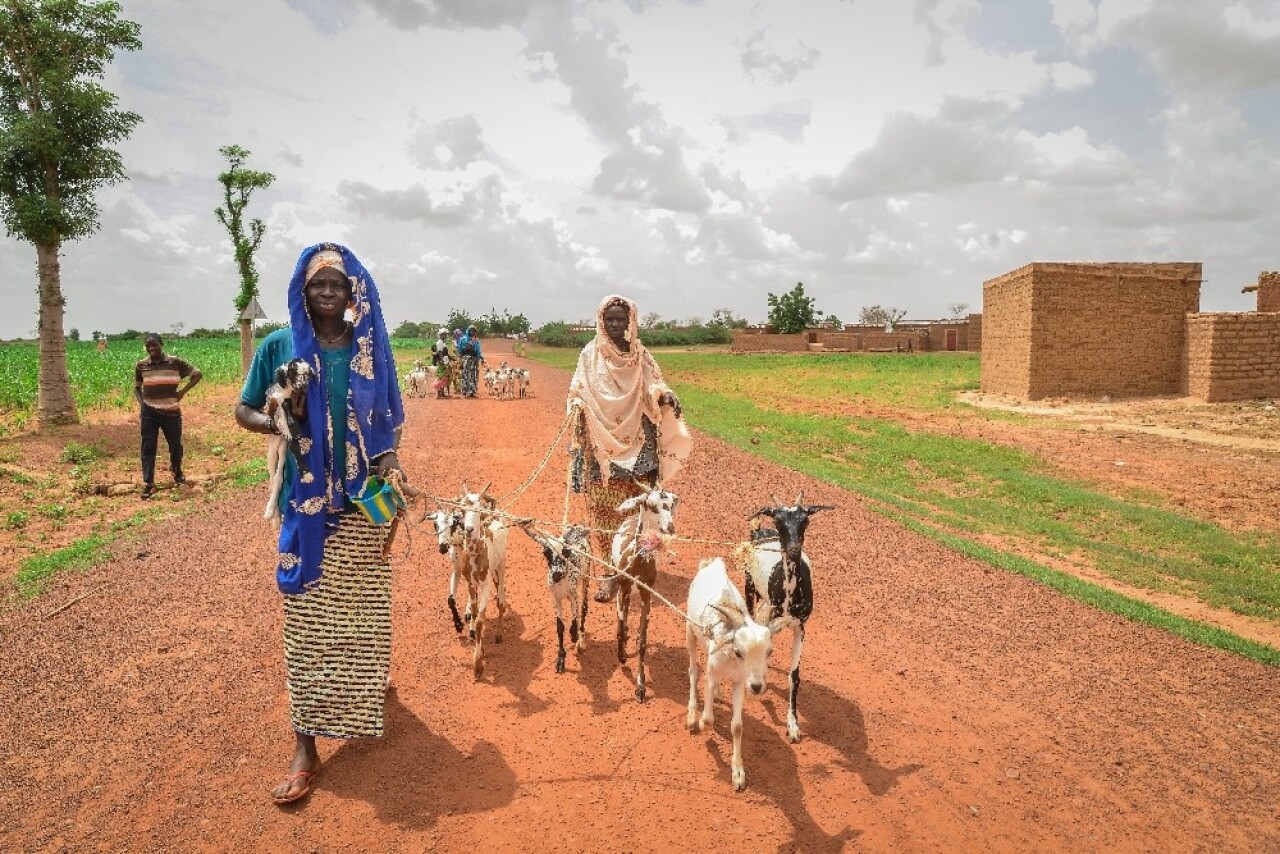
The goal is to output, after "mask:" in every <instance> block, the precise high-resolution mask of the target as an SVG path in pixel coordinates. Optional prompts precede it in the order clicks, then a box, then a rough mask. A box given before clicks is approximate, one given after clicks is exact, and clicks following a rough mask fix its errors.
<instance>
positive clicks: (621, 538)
mask: <svg viewBox="0 0 1280 854" xmlns="http://www.w3.org/2000/svg"><path fill="white" fill-rule="evenodd" d="M679 503H680V498H679V497H678V496H677V495H676V494H675V493H673V492H667V491H666V490H665V489H663V488H662V486H661V485H658V486H654V487H653V488H651V489H649V490H648V491H647V492H643V493H641V494H640V495H637V496H634V497H633V498H628V499H627V500H626V501H624V502H622V503H621V504H619V505H618V508H617V512H618V513H623V514H629V515H627V518H626V519H624V520H623V521H622V524H621V525H619V526H618V530H617V531H615V532H614V535H613V547H612V558H613V566H614V568H615V569H616V571H617V593H616V594H615V595H616V601H617V605H618V661H619V662H622V663H626V660H627V616H628V614H629V612H630V610H631V588H632V586H633V585H634V586H636V587H638V588H639V595H640V628H639V630H638V631H637V632H636V655H637V664H636V699H637V700H639V701H640V702H642V703H643V702H644V698H645V676H644V655H645V650H646V648H647V647H648V642H649V609H650V605H651V604H652V597H653V593H652V592H651V591H652V588H653V585H654V584H655V583H656V582H657V580H658V552H660V551H662V549H663V548H664V547H665V545H666V539H665V538H666V537H669V536H672V535H673V534H675V532H676V526H675V512H676V505H677V504H679ZM633 579H634V580H633ZM635 582H639V584H635ZM583 615H584V619H585V615H586V610H585V608H584V610H583Z"/></svg>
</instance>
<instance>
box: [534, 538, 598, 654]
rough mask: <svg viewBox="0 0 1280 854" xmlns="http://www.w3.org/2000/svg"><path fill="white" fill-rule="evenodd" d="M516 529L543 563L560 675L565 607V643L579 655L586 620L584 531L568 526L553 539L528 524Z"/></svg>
mask: <svg viewBox="0 0 1280 854" xmlns="http://www.w3.org/2000/svg"><path fill="white" fill-rule="evenodd" d="M520 528H521V530H523V531H524V532H525V533H526V534H528V535H529V537H530V538H531V539H532V540H533V541H534V542H535V543H537V544H538V545H540V546H542V557H543V559H544V560H545V561H546V562H547V590H548V592H550V593H551V605H552V607H553V608H554V609H555V612H556V645H557V650H556V673H564V660H565V649H564V627H565V608H564V607H563V606H564V604H565V603H568V606H569V607H568V615H569V641H570V643H572V644H573V648H574V651H575V652H578V653H581V652H582V643H583V640H584V638H585V633H584V632H583V630H582V624H583V622H584V621H585V620H586V618H587V574H586V573H585V572H583V564H584V563H586V561H587V560H588V555H589V551H588V545H587V529H586V528H584V527H582V526H581V525H569V526H568V527H566V528H565V529H564V531H563V532H562V533H561V535H560V536H559V537H553V536H552V535H550V534H547V533H544V532H542V531H539V530H537V529H536V528H534V527H533V526H532V525H530V524H524V525H521V526H520Z"/></svg>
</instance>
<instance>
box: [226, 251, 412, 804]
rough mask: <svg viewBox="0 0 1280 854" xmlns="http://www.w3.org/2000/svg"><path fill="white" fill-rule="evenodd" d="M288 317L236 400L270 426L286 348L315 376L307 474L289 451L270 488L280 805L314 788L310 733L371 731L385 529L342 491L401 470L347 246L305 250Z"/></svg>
mask: <svg viewBox="0 0 1280 854" xmlns="http://www.w3.org/2000/svg"><path fill="white" fill-rule="evenodd" d="M347 312H350V314H351V319H350V320H348V319H347ZM289 324H290V325H289V327H288V328H286V329H281V330H278V331H276V332H273V333H271V334H270V335H268V336H267V337H266V339H264V340H263V342H262V344H261V345H260V346H259V347H258V352H257V354H256V355H255V356H254V360H253V365H252V366H251V367H250V368H249V375H248V376H247V377H246V378H245V384H244V388H243V390H242V391H241V393H240V405H239V406H238V407H236V420H237V421H238V422H239V424H240V426H242V427H244V428H245V429H247V430H251V431H253V432H255V433H272V432H274V426H273V422H272V419H271V418H270V417H268V416H267V415H266V414H265V413H264V412H263V411H262V409H263V407H264V405H265V404H266V402H267V391H268V388H269V387H270V386H271V385H272V383H273V382H274V381H275V373H276V369H277V368H278V367H279V366H281V365H283V364H284V363H285V362H287V361H289V360H290V359H293V358H295V357H296V358H299V359H303V360H305V361H306V362H307V363H308V364H309V365H310V366H311V369H312V372H313V373H312V376H313V379H312V381H311V383H310V384H309V385H308V386H307V387H306V388H305V389H304V390H302V391H301V392H299V393H296V394H295V395H294V398H293V407H294V411H295V414H297V413H301V415H300V416H299V421H300V423H301V437H300V447H301V450H302V456H303V457H304V459H305V460H306V462H307V469H308V470H309V471H310V472H311V473H312V475H313V476H312V477H311V478H310V480H309V482H304V480H303V479H302V478H301V477H299V474H298V471H297V468H296V467H295V466H294V464H293V460H292V457H291V455H288V454H286V461H287V469H286V472H285V480H284V488H283V489H282V490H281V508H280V509H281V513H282V517H283V521H282V523H281V528H280V541H279V551H280V558H279V563H278V565H277V567H276V585H277V587H278V588H279V589H280V591H281V592H282V593H284V594H285V596H284V640H285V669H286V671H287V673H288V688H289V708H290V718H291V720H292V723H293V728H294V733H295V747H294V757H293V764H292V766H291V767H290V769H289V774H288V776H287V777H286V778H285V779H284V781H283V782H281V783H280V784H279V785H278V786H276V788H275V789H273V790H272V792H271V796H272V799H273V800H274V801H275V802H276V803H279V804H285V803H292V802H293V801H296V800H299V799H300V798H302V797H304V796H305V795H306V794H307V793H308V792H309V791H310V790H311V784H312V781H313V779H314V778H315V775H316V773H317V772H318V771H319V770H320V756H319V754H318V753H317V752H316V736H318V735H322V736H329V737H333V738H355V737H358V736H379V735H382V706H383V699H384V695H385V691H386V686H387V683H388V676H389V673H390V666H391V567H390V566H389V565H388V563H387V560H386V557H385V555H384V553H383V552H384V548H385V546H386V543H387V536H388V530H389V528H388V526H377V525H375V524H374V523H373V522H371V521H369V520H368V519H367V518H365V516H363V515H362V514H361V513H359V512H358V511H357V509H356V508H355V506H354V504H353V503H352V501H351V496H355V495H359V494H360V492H361V490H362V489H363V487H364V485H365V481H366V480H367V478H368V477H369V476H370V475H373V474H377V475H379V476H382V477H387V476H390V475H391V474H392V473H393V472H395V473H398V474H399V476H400V477H402V478H403V476H404V472H403V470H401V468H400V463H399V461H398V460H397V458H396V446H397V445H398V444H399V439H400V431H401V428H402V426H403V424H404V410H403V407H402V405H401V401H400V390H399V386H398V384H397V382H396V372H395V362H394V360H393V359H392V354H391V343H390V340H389V338H388V336H387V329H386V324H385V323H384V322H383V318H382V308H381V305H380V304H379V301H378V290H377V286H376V285H375V284H374V281H373V278H372V277H371V276H370V275H369V273H368V272H367V271H366V270H365V269H364V267H363V266H361V264H360V262H359V260H357V259H356V257H355V255H353V254H352V253H351V251H350V250H349V249H347V248H346V247H344V246H339V245H337V244H334V243H321V244H317V245H315V246H311V247H309V248H307V249H305V250H303V252H302V255H301V257H299V258H298V264H297V267H296V268H295V269H294V272H293V278H292V279H291V280H290V282H289Z"/></svg>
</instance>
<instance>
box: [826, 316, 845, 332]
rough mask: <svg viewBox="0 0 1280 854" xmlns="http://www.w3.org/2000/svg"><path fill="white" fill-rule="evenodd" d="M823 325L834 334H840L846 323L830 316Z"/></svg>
mask: <svg viewBox="0 0 1280 854" xmlns="http://www.w3.org/2000/svg"><path fill="white" fill-rule="evenodd" d="M822 323H823V325H824V326H828V327H830V328H831V330H832V331H834V332H839V331H840V330H841V329H844V322H843V321H841V320H840V318H838V317H836V316H835V315H834V314H828V315H827V319H826V320H824V321H822Z"/></svg>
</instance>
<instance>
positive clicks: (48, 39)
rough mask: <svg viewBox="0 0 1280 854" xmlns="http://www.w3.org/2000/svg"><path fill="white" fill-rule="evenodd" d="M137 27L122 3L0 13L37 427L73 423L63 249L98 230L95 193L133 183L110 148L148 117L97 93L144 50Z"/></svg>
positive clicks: (13, 229) (1, 131) (10, 210)
mask: <svg viewBox="0 0 1280 854" xmlns="http://www.w3.org/2000/svg"><path fill="white" fill-rule="evenodd" d="M141 46H142V42H141V41H140V40H139V39H138V25H137V24H135V23H133V22H132V21H127V20H123V19H122V18H120V4H119V3H116V2H84V0H43V2H36V1H35V0H6V3H5V5H4V6H2V7H0V218H2V219H3V220H4V227H5V231H6V232H8V234H9V235H10V236H11V237H16V238H18V239H19V240H25V241H27V242H28V243H31V244H32V245H33V246H35V249H36V264H37V270H38V278H39V287H38V293H39V303H40V309H39V332H40V380H39V392H38V395H37V403H36V420H37V422H38V423H41V424H58V423H64V424H65V423H75V422H76V421H78V420H79V418H78V416H77V414H76V405H75V400H74V399H73V398H72V396H71V379H70V376H69V374H68V373H67V342H66V338H65V336H64V333H63V314H64V311H65V306H66V298H65V297H64V296H63V293H62V273H61V268H60V266H59V263H58V251H59V249H60V248H61V246H62V244H63V243H64V242H65V241H68V240H78V239H79V238H81V237H86V236H88V235H90V234H92V233H93V232H95V231H97V229H98V206H97V203H96V202H95V201H94V194H95V193H96V191H97V190H98V189H99V188H100V187H104V186H108V185H111V184H116V183H119V182H120V181H123V180H124V178H125V173H124V163H123V161H122V160H121V158H120V153H119V152H118V151H116V150H115V149H114V148H112V146H113V145H115V144H116V143H118V142H120V141H121V140H123V139H125V138H126V137H128V136H129V134H130V133H132V132H133V129H134V127H135V126H136V125H137V124H138V122H140V121H142V117H141V116H139V115H137V114H136V113H131V112H128V111H123V110H118V109H116V96H115V95H113V94H112V93H111V92H108V91H107V90H106V89H104V88H102V86H100V85H98V83H97V82H96V81H97V80H100V79H102V77H103V75H104V73H105V72H106V67H107V64H108V63H109V62H111V60H112V59H113V58H114V57H115V54H116V51H119V50H137V49H138V48H140V47H141Z"/></svg>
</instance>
